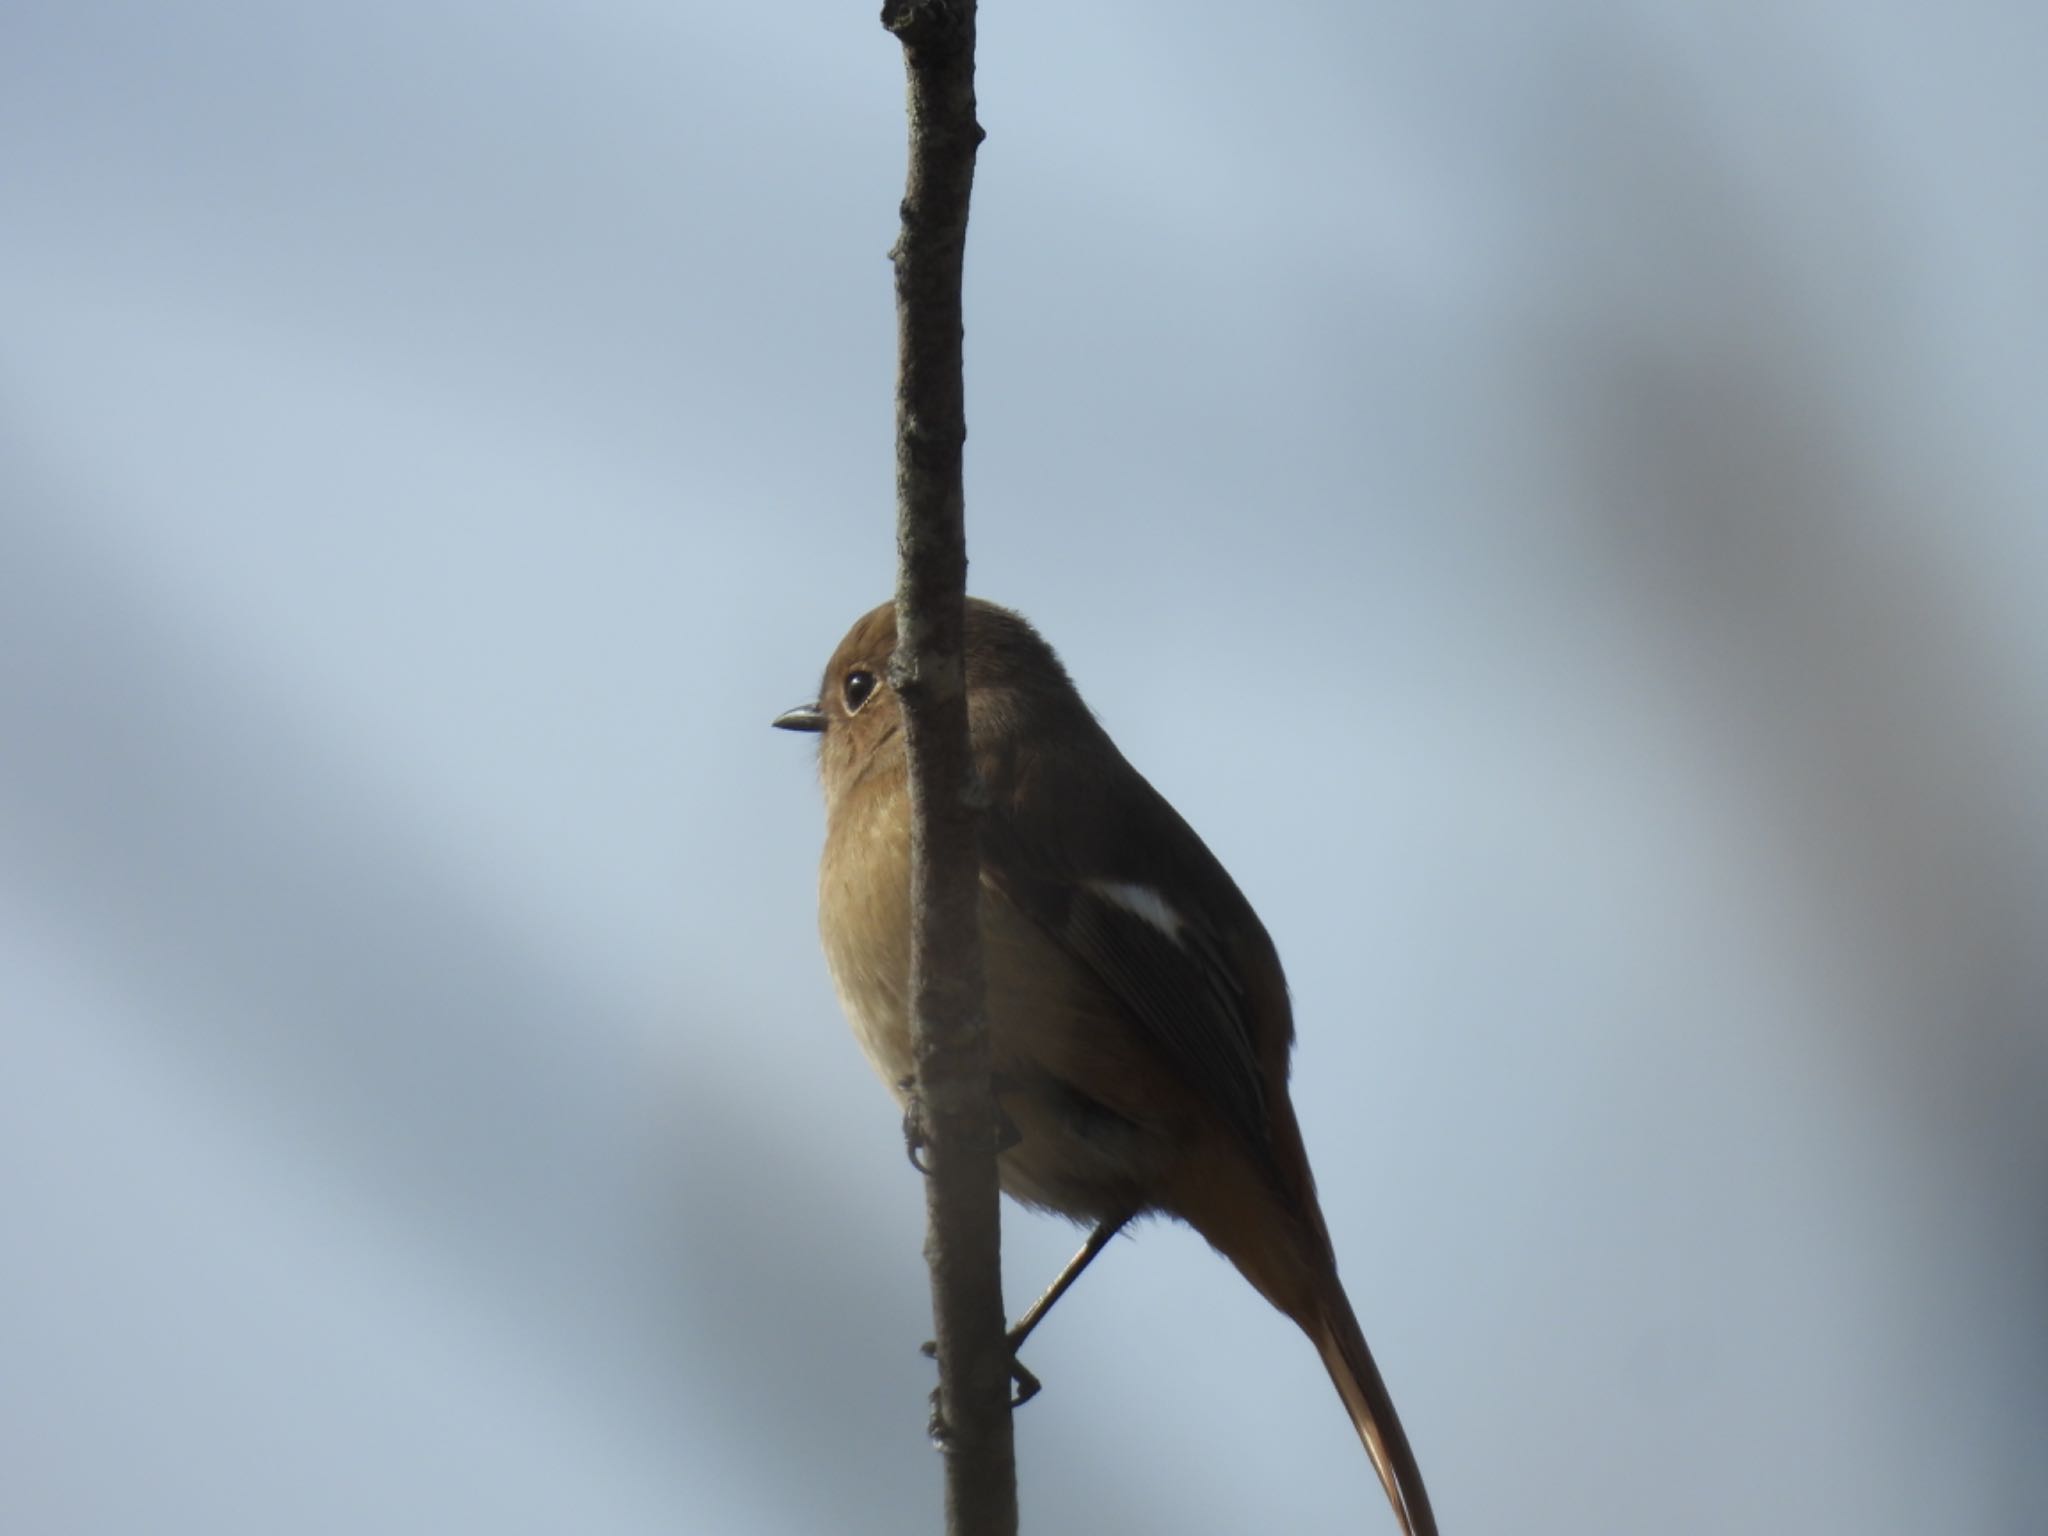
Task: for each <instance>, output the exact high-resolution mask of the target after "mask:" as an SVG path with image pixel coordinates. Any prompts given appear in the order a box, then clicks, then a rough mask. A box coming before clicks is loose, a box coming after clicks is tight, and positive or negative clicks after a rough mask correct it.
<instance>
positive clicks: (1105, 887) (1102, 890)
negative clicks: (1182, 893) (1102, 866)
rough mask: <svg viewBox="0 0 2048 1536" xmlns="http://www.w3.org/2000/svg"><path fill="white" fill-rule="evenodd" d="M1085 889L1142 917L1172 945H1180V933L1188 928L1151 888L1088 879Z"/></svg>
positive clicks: (1164, 899) (1121, 882)
mask: <svg viewBox="0 0 2048 1536" xmlns="http://www.w3.org/2000/svg"><path fill="white" fill-rule="evenodd" d="M1088 887H1089V889H1090V890H1092V891H1094V892H1095V894H1096V895H1098V896H1101V897H1103V898H1105V899H1106V900H1108V901H1111V902H1114V903H1115V904H1116V905H1117V906H1119V907H1122V908H1123V909H1124V910H1125V911H1126V912H1129V913H1131V914H1132V915H1133V916H1135V917H1142V918H1143V919H1144V920H1145V921H1146V922H1148V923H1150V924H1151V925H1152V926H1153V927H1154V928H1157V929H1158V930H1159V931H1160V932H1161V933H1163V934H1165V935H1166V936H1167V937H1168V938H1169V939H1171V940H1173V942H1174V943H1176V944H1178V943H1180V941H1181V938H1180V936H1181V933H1182V931H1183V930H1184V929H1185V928H1186V926H1187V925H1186V924H1185V923H1183V922H1182V921H1181V917H1180V914H1179V913H1178V912H1176V911H1174V910H1173V908H1172V907H1170V906H1168V905H1167V903H1166V898H1165V897H1164V896H1162V895H1160V894H1159V893H1158V892H1157V891H1155V890H1153V889H1152V887H1151V886H1149V885H1132V884H1130V883H1129V882H1128V881H1124V880H1090V881H1089V882H1088Z"/></svg>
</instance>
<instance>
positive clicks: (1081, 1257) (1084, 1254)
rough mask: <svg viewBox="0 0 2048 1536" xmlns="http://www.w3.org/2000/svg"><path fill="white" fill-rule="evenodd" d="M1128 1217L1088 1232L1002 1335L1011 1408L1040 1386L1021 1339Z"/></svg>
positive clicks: (931, 1353) (934, 1350)
mask: <svg viewBox="0 0 2048 1536" xmlns="http://www.w3.org/2000/svg"><path fill="white" fill-rule="evenodd" d="M1130 1220H1131V1218H1130V1217H1128V1216H1116V1217H1112V1218H1111V1219H1110V1220H1108V1221H1105V1222H1102V1223H1101V1224H1100V1225H1098V1226H1097V1227H1096V1228H1095V1230H1094V1231H1093V1232H1090V1233H1089V1234H1088V1241H1087V1242H1085V1243H1083V1244H1082V1245H1081V1251H1080V1252H1079V1253H1077V1254H1075V1255H1074V1256H1073V1257H1072V1258H1071V1259H1069V1260H1067V1265H1066V1268H1064V1269H1062V1270H1061V1271H1060V1272H1059V1274H1058V1275H1056V1276H1055V1277H1054V1278H1053V1282H1052V1284H1051V1285H1049V1286H1047V1287H1046V1288H1045V1293H1044V1294H1043V1295H1041V1296H1040V1297H1039V1298H1038V1300H1036V1301H1034V1302H1033V1303H1031V1305H1030V1307H1029V1308H1028V1309H1027V1310H1026V1311H1025V1313H1024V1315H1023V1316H1022V1317H1020V1318H1019V1319H1017V1326H1016V1327H1014V1328H1012V1329H1011V1330H1010V1331H1009V1333H1008V1334H1007V1335H1006V1336H1005V1342H1006V1343H1007V1344H1008V1345H1009V1349H1010V1380H1011V1381H1012V1382H1013V1383H1014V1384H1015V1385H1016V1388H1017V1391H1016V1393H1015V1395H1014V1396H1012V1397H1011V1399H1010V1406H1011V1407H1012V1408H1021V1407H1023V1406H1024V1404H1026V1403H1028V1402H1030V1401H1031V1399H1032V1398H1034V1397H1036V1396H1038V1393H1039V1390H1040V1387H1041V1386H1042V1383H1041V1382H1040V1381H1039V1379H1038V1378H1037V1377H1036V1376H1034V1375H1032V1374H1031V1370H1030V1367H1028V1366H1027V1365H1025V1364H1024V1362H1023V1361H1022V1360H1019V1359H1018V1358H1017V1351H1018V1350H1020V1349H1022V1348H1023V1347H1024V1341H1025V1340H1026V1339H1028V1338H1030V1337H1031V1330H1032V1329H1034V1328H1036V1327H1037V1326H1038V1325H1039V1324H1040V1323H1042V1322H1044V1321H1045V1314H1046V1313H1048V1312H1050V1311H1051V1310H1052V1304H1053V1303H1054V1302H1056V1301H1058V1300H1059V1299H1060V1298H1061V1297H1062V1296H1064V1295H1066V1294H1067V1292H1068V1291H1069V1290H1071V1289H1072V1288H1073V1284H1074V1282H1075V1281H1076V1280H1078V1279H1080V1278H1081V1271H1082V1270H1084V1269H1086V1268H1087V1267H1088V1266H1089V1264H1090V1263H1091V1262H1093V1260H1094V1258H1095V1255H1097V1254H1098V1253H1100V1252H1102V1250H1103V1249H1105V1248H1107V1247H1108V1246H1109V1240H1110V1239H1111V1238H1113V1237H1115V1236H1116V1235H1117V1233H1119V1232H1121V1231H1123V1229H1124V1228H1125V1227H1126V1226H1128V1225H1129V1224H1130ZM923 1353H924V1355H925V1356H926V1357H927V1358H936V1357H937V1355H938V1353H939V1346H938V1345H937V1344H935V1343H931V1342H927V1343H926V1344H925V1345H924V1346H923ZM935 1407H936V1405H935ZM933 1422H934V1424H936V1423H937V1419H936V1418H934V1420H933Z"/></svg>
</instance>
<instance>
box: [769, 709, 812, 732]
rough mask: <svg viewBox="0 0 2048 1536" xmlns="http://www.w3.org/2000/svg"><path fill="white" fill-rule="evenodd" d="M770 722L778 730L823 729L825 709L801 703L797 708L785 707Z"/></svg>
mask: <svg viewBox="0 0 2048 1536" xmlns="http://www.w3.org/2000/svg"><path fill="white" fill-rule="evenodd" d="M769 724H771V725H773V726H774V727H775V729H777V730H778V731H822V730H823V729H825V711H823V710H822V709H820V708H818V706H817V705H815V704H799V705H797V707H796V708H795V709H785V710H784V711H783V712H782V713H781V714H779V715H777V716H776V717H775V718H774V719H773V720H771V721H770V722H769Z"/></svg>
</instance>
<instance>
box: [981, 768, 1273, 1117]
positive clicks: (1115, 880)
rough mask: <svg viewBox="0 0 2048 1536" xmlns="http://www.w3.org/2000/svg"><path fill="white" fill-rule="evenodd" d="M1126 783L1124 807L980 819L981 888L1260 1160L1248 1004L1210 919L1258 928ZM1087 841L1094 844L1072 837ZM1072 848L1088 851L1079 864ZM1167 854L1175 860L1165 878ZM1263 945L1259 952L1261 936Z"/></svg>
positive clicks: (1142, 792) (1158, 809)
mask: <svg viewBox="0 0 2048 1536" xmlns="http://www.w3.org/2000/svg"><path fill="white" fill-rule="evenodd" d="M1112 750H1114V749H1112ZM1130 781H1132V782H1134V785H1135V791H1136V792H1135V793H1133V794H1131V795H1130V796H1129V797H1128V803H1125V804H1123V805H1120V806H1116V805H1107V804H1099V803H1086V802H1085V801H1083V800H1078V799H1077V798H1076V797H1073V796H1071V795H1070V796H1068V797H1066V798H1065V800H1064V802H1063V803H1060V804H1059V805H1058V808H1057V809H1056V810H1055V811H1054V812H1053V814H1051V815H1034V816H1031V817H1030V818H1028V819H1027V818H1025V817H1024V816H1022V815H1020V813H1019V812H1018V811H1017V810H1016V809H1015V802H1011V803H1010V804H1008V805H1005V804H1004V803H1003V802H1002V801H1001V800H1000V799H999V800H998V802H997V803H996V804H995V805H993V806H991V807H989V808H988V809H986V810H985V811H984V812H983V813H982V818H981V854H982V870H983V874H984V877H985V878H986V879H987V880H988V881H989V883H990V884H992V885H993V886H994V887H995V888H996V889H997V890H998V891H1000V892H1001V893H1002V894H1003V895H1004V896H1005V897H1006V898H1008V899H1009V901H1010V902H1011V903H1012V904H1013V905H1015V906H1016V907H1017V908H1018V909H1019V910H1020V911H1022V912H1023V913H1024V914H1025V915H1026V916H1027V917H1029V918H1030V919H1031V920H1032V922H1033V923H1035V924H1036V925H1037V926H1038V928H1039V929H1040V930H1041V931H1042V932H1044V933H1045V934H1046V935H1047V936H1048V937H1049V938H1051V939H1052V940H1053V941H1054V942H1055V943H1057V944H1059V945H1060V946H1061V947H1062V948H1064V949H1066V950H1067V951H1068V952H1069V953H1071V954H1073V955H1074V956H1075V957H1076V958H1077V959H1079V960H1080V961H1081V962H1082V963H1083V964H1084V965H1085V966H1086V967H1087V969H1088V970H1089V971H1091V972H1092V973H1093V974H1094V975H1095V976H1096V977H1097V978H1099V979H1100V981H1101V982H1102V984H1103V988H1104V990H1105V991H1106V992H1107V993H1108V994H1109V996H1111V997H1112V998H1113V999H1114V1000H1115V1001H1116V1002H1117V1003H1118V1004H1120V1005H1121V1007H1122V1009H1123V1011H1124V1012H1125V1013H1126V1014H1127V1015H1128V1016H1129V1017H1130V1018H1131V1019H1132V1020H1133V1021H1134V1022H1135V1023H1136V1024H1137V1025H1138V1026H1139V1028H1140V1029H1141V1030H1142V1031H1143V1032H1144V1033H1145V1035H1146V1036H1147V1037H1148V1038H1149V1039H1151V1040H1152V1042H1153V1043H1154V1044H1155V1045H1157V1046H1158V1048H1159V1050H1160V1052H1161V1054H1162V1055H1163V1056H1164V1057H1165V1058H1166V1059H1167V1060H1168V1061H1169V1062H1170V1063H1171V1064H1172V1065H1173V1067H1174V1068H1175V1069H1176V1070H1178V1071H1179V1072H1180V1073H1181V1074H1182V1076H1183V1077H1184V1078H1185V1080H1186V1081H1187V1082H1188V1084H1189V1085H1190V1086H1191V1087H1192V1088H1193V1089H1194V1090H1195V1092H1196V1093H1197V1094H1198V1095H1200V1097H1201V1098H1202V1099H1203V1101H1204V1102H1206V1103H1208V1104H1210V1105H1212V1106H1213V1107H1214V1108H1215V1109H1217V1110H1218V1111H1219V1112H1220V1113H1221V1114H1222V1115H1223V1116H1224V1118H1225V1119H1226V1120H1227V1121H1229V1123H1230V1124H1231V1126H1232V1127H1233V1128H1234V1129H1236V1130H1237V1131H1238V1132H1239V1134H1240V1135H1242V1136H1243V1137H1244V1139H1245V1142H1246V1144H1247V1145H1248V1146H1249V1147H1251V1148H1253V1149H1254V1150H1256V1151H1257V1152H1259V1153H1261V1154H1263V1153H1265V1152H1266V1151H1267V1150H1268V1148H1269V1146H1270V1142H1271V1133H1270V1128H1269V1125H1268V1121H1267V1115H1266V1098H1265V1089H1264V1087H1263V1084H1262V1080H1261V1076H1260V1067H1259V1050H1258V1039H1257V1035H1256V1033H1255V1027H1254V1019H1253V1015H1252V1003H1251V999H1250V996H1249V993H1248V989H1247V987H1246V983H1245V978H1244V977H1243V976H1242V975H1240V974H1239V971H1238V968H1237V966H1236V965H1235V964H1234V963H1233V961H1232V959H1231V953H1230V945H1229V944H1228V943H1227V942H1226V941H1225V939H1224V937H1223V934H1222V932H1221V931H1220V929H1219V927H1218V914H1217V913H1215V912H1213V911H1211V910H1207V909H1208V908H1212V907H1215V906H1218V905H1221V906H1224V907H1225V908H1226V909H1230V908H1238V909H1242V912H1241V915H1240V913H1239V912H1237V911H1227V912H1226V914H1225V916H1226V918H1236V919H1238V921H1239V922H1243V921H1246V920H1248V921H1249V922H1250V923H1251V925H1252V926H1253V927H1254V928H1255V929H1256V928H1257V923H1258V920H1257V918H1256V917H1254V916H1252V914H1251V910H1250V907H1249V905H1248V904H1246V903H1245V901H1244V898H1243V897H1242V896H1240V895H1239V894H1238V892H1237V888H1236V886H1235V885H1233V884H1231V881H1230V877H1229V875H1227V874H1226V873H1225V872H1224V870H1223V867H1222V866H1221V865H1220V864H1218V863H1217V862H1216V859H1215V857H1214V855H1212V854H1211V853H1210V852H1209V850H1208V849H1207V848H1206V847H1204V846H1203V845H1202V842H1201V840H1200V839H1199V838H1198V837H1196V836H1195V834H1194V832H1193V831H1192V830H1191V829H1190V828H1188V827H1187V825H1186V823H1184V822H1182V821H1181V819H1180V817H1179V815H1178V814H1177V813H1176V812H1175V811H1174V810H1173V808H1172V807H1171V806H1169V805H1167V803H1166V802H1165V801H1164V800H1163V799H1161V798H1160V797H1159V795H1158V793H1157V791H1155V790H1153V789H1152V787H1151V786H1150V785H1149V784H1146V783H1145V781H1144V780H1143V779H1141V778H1139V777H1138V776H1137V774H1136V773H1135V771H1130ZM1091 823H1092V825H1090V824H1091ZM1081 830H1086V831H1092V832H1094V833H1095V834H1097V835H1093V836H1075V835H1074V834H1075V833H1076V832H1077V831H1081ZM1062 833H1065V834H1067V835H1066V836H1062V835H1061V834H1062ZM1077 845H1078V846H1081V847H1086V848H1087V849H1088V850H1089V852H1088V855H1087V857H1086V858H1085V860H1084V859H1083V858H1080V857H1077V856H1076V848H1077ZM1162 849H1171V850H1173V851H1174V853H1175V854H1176V855H1178V856H1179V857H1178V859H1177V860H1173V861H1169V862H1168V863H1166V864H1165V865H1164V866H1162V865H1161V864H1160V862H1159V859H1158V854H1159V852H1160V850H1162ZM1147 855H1149V857H1148V856H1147ZM1174 862H1179V863H1184V864H1188V865H1191V866H1196V867H1190V868H1182V869H1175V868H1173V867H1172V866H1173V863H1174ZM1113 885H1131V886H1137V887H1141V888H1143V889H1145V890H1147V891H1150V892H1152V893H1154V894H1155V895H1156V896H1157V897H1158V898H1159V899H1160V900H1161V901H1163V902H1164V903H1165V904H1166V905H1167V907H1169V908H1170V909H1171V910H1172V912H1173V914H1174V915H1175V917H1177V918H1178V920H1179V921H1178V924H1177V931H1176V932H1175V933H1174V934H1171V935H1169V934H1168V933H1167V932H1166V931H1165V930H1164V929H1162V928H1161V927H1160V926H1159V925H1158V924H1156V923H1154V922H1152V921H1151V920H1150V919H1149V918H1147V917H1145V916H1143V915H1141V914H1140V913H1139V912H1137V911H1134V910H1132V909H1131V908H1130V907H1129V906H1126V905H1124V904H1123V903H1121V902H1119V901H1117V900H1116V899H1115V898H1114V897H1113V896H1112V895H1110V894H1109V893H1108V892H1107V891H1106V890H1105V889H1104V887H1105V886H1113ZM1205 895H1206V896H1207V898H1208V900H1206V901H1205V900H1204V897H1205ZM1257 937H1258V940H1259V942H1260V943H1263V942H1264V932H1263V930H1258V934H1257Z"/></svg>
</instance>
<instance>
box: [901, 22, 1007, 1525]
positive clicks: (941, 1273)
mask: <svg viewBox="0 0 2048 1536" xmlns="http://www.w3.org/2000/svg"><path fill="white" fill-rule="evenodd" d="M882 25H883V26H885V27H887V28H888V29H889V30H890V31H891V32H893V33H894V34H895V35H896V37H897V38H898V39H899V40H900V41H901V42H902V44H903V55H904V64H905V68H906V70H907V72H908V74H909V80H910V93H909V96H910V102H909V106H910V174H909V179H908V184H907V186H906V188H905V192H904V197H903V232H902V235H901V236H900V237H899V238H898V240H897V242H896V248H895V250H894V251H893V252H891V256H892V259H893V260H894V262H895V266H896V320H897V346H898V356H899V364H898V374H897V381H896V508H897V522H896V540H897V552H898V556H899V560H900V567H899V572H900V573H899V576H898V579H897V587H896V614H897V632H898V636H899V638H898V641H897V647H896V657H895V663H894V667H893V669H892V670H893V680H894V682H895V685H896V688H897V690H898V692H899V694H900V695H901V698H902V702H903V717H904V736H905V739H906V742H907V744H908V747H909V754H910V799H911V811H912V832H911V904H912V923H913V938H912V942H911V970H910V993H911V1018H912V1021H913V1030H914V1034H915V1042H916V1059H917V1088H916V1093H917V1104H918V1106H919V1109H920V1111H921V1117H922V1126H921V1129H922V1131H923V1135H924V1138H925V1155H926V1157H927V1159H928V1165H929V1168H930V1175H931V1176H930V1178H929V1180H928V1181H927V1214H928V1220H929V1227H928V1236H927V1237H926V1241H925V1256H926V1258H927V1259H928V1260H929V1261H930V1264H931V1272H932V1314H933V1323H934V1327H935V1334H936V1338H937V1342H938V1362H939V1390H938V1397H937V1403H938V1409H937V1412H936V1414H935V1415H934V1420H933V1422H934V1427H935V1430H936V1431H937V1433H938V1436H939V1439H940V1444H941V1446H942V1447H943V1449H944V1451H945V1453H946V1530H947V1531H948V1533H950V1536H1013V1533H1014V1532H1015V1531H1016V1529H1017V1468H1016V1456H1015V1449H1014V1446H1013V1443H1012V1440H1011V1434H1010V1350H1009V1347H1008V1345H1007V1343H1006V1342H1005V1339H1004V1326H1003V1325H1004V1316H1003V1290H1002V1269H1001V1264H1000V1257H1001V1246H1000V1241H1001V1240H1000V1228H999V1220H998V1215H997V1192H996V1164H995V1144H996V1143H995V1124H996V1118H995V1113H994V1108H995V1106H994V1097H993V1094H992V1092H991V1089H990V1082H989V1068H990V1062H989V1043H988V1020H987V1015H986V1014H985V1012H984V1011H983V1003H982V967H981V939H980V931H979V926H978V922H977V902H978V895H977V891H978V878H979V875H978V864H977V861H976V857H975V848H974V795H975V785H974V765H973V759H972V757H971V756H970V754H969V750H968V739H967V693H966V686H965V671H964V668H963V665H962V659H961V641H962V633H963V613H964V603H965V596H964V594H965V590H966V583H967V540H966V532H965V527H964V522H963V508H964V496H963V493H962V489H961V478H960V461H961V450H962V447H963V446H964V444H965V442H966V439H967V419H966V410H965V405H964V387H963V384H962V380H961V370H960V332H961V323H960V275H961V260H962V257H963V255H964V253H965V250H966V243H967V204H968V197H969V194H970V192H971V190H972V188H973V184H974V152H975V147H976V146H977V145H978V144H979V143H980V142H981V128H980V125H979V124H977V123H976V122H975V118H974V0H885V4H884V7H883V11H882Z"/></svg>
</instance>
